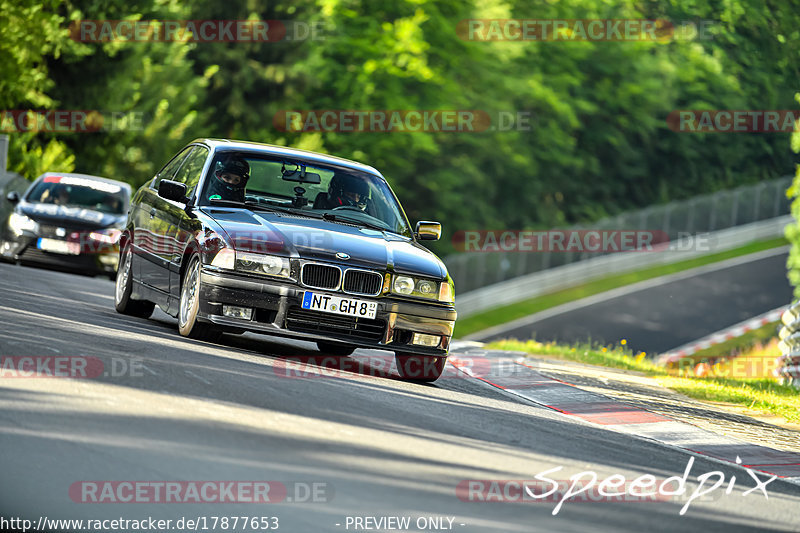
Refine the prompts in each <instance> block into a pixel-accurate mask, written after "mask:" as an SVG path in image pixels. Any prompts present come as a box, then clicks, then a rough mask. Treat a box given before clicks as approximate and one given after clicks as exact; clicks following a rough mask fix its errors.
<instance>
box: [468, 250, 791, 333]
mask: <svg viewBox="0 0 800 533" xmlns="http://www.w3.org/2000/svg"><path fill="white" fill-rule="evenodd" d="M786 244H789V242H788V241H787V240H786V239H784V238H783V237H779V238H775V239H769V240H766V241H759V242H754V243H751V244H748V245H745V246H741V247H739V248H734V249H732V250H726V251H724V252H719V253H716V254H709V255H706V256H703V257H697V258H695V259H688V260H686V261H679V262H677V263H672V264H669V265H660V266H656V267H651V268H647V269H643V270H637V271H635V272H627V273H624V274H617V275H614V276H608V277H605V278H602V279H597V280H594V281H590V282H588V283H584V284H583V285H578V286H576V287H571V288H569V289H563V290H560V291H557V292H553V293H550V294H544V295H542V296H537V297H536V298H532V299H530V300H525V301H522V302H518V303H515V304H511V305H508V306H504V307H498V308H495V309H491V310H489V311H485V312H483V313H479V314H477V315H473V316H470V317H467V318H461V319H459V320H458V321H457V322H456V329H455V335H456V336H458V337H461V338H463V337H464V336H466V335H470V334H472V333H477V332H479V331H482V330H484V329H487V328H490V327H492V326H497V325H500V324H505V323H507V322H511V321H512V320H516V319H518V318H522V317H524V316H528V315H532V314H534V313H538V312H539V311H544V310H545V309H550V308H551V307H556V306H557V305H561V304H565V303H568V302H572V301H575V300H579V299H581V298H585V297H587V296H592V295H594V294H599V293H601V292H605V291H610V290H612V289H616V288H619V287H623V286H625V285H631V284H633V283H637V282H639V281H644V280H648V279H651V278H657V277H659V276H666V275H668V274H674V273H676V272H682V271H684V270H689V269H691V268H696V267H699V266H703V265H708V264H711V263H718V262H720V261H724V260H726V259H731V258H734V257H739V256H743V255H747V254H752V253H755V252H760V251H762V250H769V249H771V248H777V247H779V246H783V245H786Z"/></svg>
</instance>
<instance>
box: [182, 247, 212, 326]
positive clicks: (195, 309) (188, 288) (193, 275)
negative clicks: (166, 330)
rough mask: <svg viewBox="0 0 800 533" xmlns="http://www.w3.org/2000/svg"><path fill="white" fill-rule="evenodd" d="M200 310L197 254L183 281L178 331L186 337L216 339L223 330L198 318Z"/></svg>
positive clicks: (198, 259) (191, 261) (198, 260)
mask: <svg viewBox="0 0 800 533" xmlns="http://www.w3.org/2000/svg"><path fill="white" fill-rule="evenodd" d="M199 312H200V258H199V257H197V256H195V257H193V258H192V259H191V260H190V261H189V267H188V268H187V269H186V272H184V274H183V281H182V283H181V301H180V311H179V313H178V331H179V332H180V334H181V335H183V336H184V337H189V338H191V339H202V340H207V341H215V340H217V339H219V338H220V336H221V335H222V332H221V331H220V330H219V329H217V328H216V327H214V326H213V325H211V324H205V323H202V322H200V321H199V320H198V318H197V315H198V313H199Z"/></svg>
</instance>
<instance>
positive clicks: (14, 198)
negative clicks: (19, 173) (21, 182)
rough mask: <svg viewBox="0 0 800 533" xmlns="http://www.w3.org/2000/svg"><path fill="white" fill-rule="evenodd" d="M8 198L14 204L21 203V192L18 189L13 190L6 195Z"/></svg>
mask: <svg viewBox="0 0 800 533" xmlns="http://www.w3.org/2000/svg"><path fill="white" fill-rule="evenodd" d="M6 200H8V201H9V202H11V203H12V204H14V205H16V204H18V203H19V193H18V192H17V191H11V192H10V193H8V194H7V195H6Z"/></svg>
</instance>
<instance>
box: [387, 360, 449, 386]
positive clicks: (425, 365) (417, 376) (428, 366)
mask: <svg viewBox="0 0 800 533" xmlns="http://www.w3.org/2000/svg"><path fill="white" fill-rule="evenodd" d="M394 359H395V366H397V373H398V374H400V377H401V378H403V379H404V380H406V381H416V382H418V383H432V382H434V381H436V380H437V379H439V377H440V376H441V375H442V374H443V373H444V367H445V365H447V357H445V356H438V355H417V354H405V353H397V354H395V356H394Z"/></svg>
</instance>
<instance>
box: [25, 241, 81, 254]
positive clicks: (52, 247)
mask: <svg viewBox="0 0 800 533" xmlns="http://www.w3.org/2000/svg"><path fill="white" fill-rule="evenodd" d="M36 247H37V248H39V249H40V250H43V251H45V252H52V253H55V254H65V255H78V254H80V253H81V246H80V243H77V242H67V241H59V240H56V239H39V240H38V241H36Z"/></svg>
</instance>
